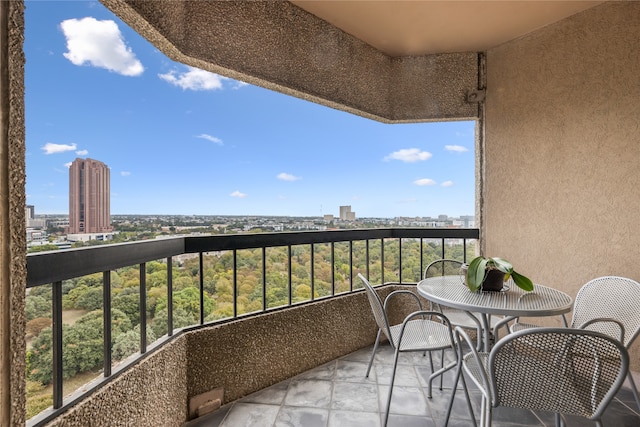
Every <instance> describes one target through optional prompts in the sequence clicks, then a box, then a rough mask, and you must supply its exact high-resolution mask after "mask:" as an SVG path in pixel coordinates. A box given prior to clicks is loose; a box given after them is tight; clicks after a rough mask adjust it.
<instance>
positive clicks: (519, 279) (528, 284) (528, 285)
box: [511, 271, 533, 292]
mask: <svg viewBox="0 0 640 427" xmlns="http://www.w3.org/2000/svg"><path fill="white" fill-rule="evenodd" d="M511 276H512V277H513V281H514V283H515V284H516V285H517V286H518V287H519V288H520V289H522V290H524V291H527V292H529V291H532V290H533V282H532V281H531V279H529V278H528V277H525V276H523V275H522V274H519V273H516V272H515V271H514V272H512V273H511Z"/></svg>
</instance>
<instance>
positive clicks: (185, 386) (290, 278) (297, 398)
mask: <svg viewBox="0 0 640 427" xmlns="http://www.w3.org/2000/svg"><path fill="white" fill-rule="evenodd" d="M477 237H478V230H476V229H411V228H409V229H369V230H351V231H332V232H302V233H273V234H254V235H221V236H210V237H182V238H171V239H165V240H158V241H150V242H135V243H130V244H119V245H106V246H96V247H89V248H82V249H76V250H67V251H56V252H49V253H35V254H31V255H29V256H28V284H29V287H30V288H37V287H40V286H49V285H51V287H52V310H53V312H52V319H53V334H52V340H53V342H52V359H51V360H52V366H51V368H52V371H53V408H50V409H47V410H45V411H43V412H42V413H40V414H39V415H37V416H35V417H34V418H32V419H31V420H29V422H28V425H30V426H41V425H45V424H47V423H52V424H51V425H58V424H59V423H60V424H62V423H65V422H74V421H77V422H79V423H80V424H83V425H84V424H85V423H87V422H89V420H93V421H95V422H97V423H98V424H100V425H102V424H107V423H115V422H117V421H118V420H122V421H123V422H124V420H126V421H127V422H134V423H135V424H136V425H181V424H183V423H185V422H186V421H187V420H188V419H189V414H188V410H187V404H186V402H187V401H188V400H189V399H190V398H192V397H194V396H195V395H198V394H201V393H204V392H207V391H209V390H211V389H214V388H218V387H223V388H224V399H223V400H222V402H221V404H223V406H222V408H221V409H220V410H218V411H216V412H214V413H211V414H208V415H205V416H203V417H200V418H197V419H195V420H193V421H190V422H188V423H187V424H186V425H187V426H189V427H194V426H219V425H220V426H227V427H233V426H243V425H278V424H277V422H289V423H293V425H305V426H306V425H315V424H314V423H318V425H328V426H333V425H335V426H345V425H354V426H355V425H367V426H371V425H376V423H378V422H379V419H380V411H381V409H380V408H384V401H385V400H384V399H385V396H386V393H387V390H388V388H387V385H388V376H389V371H390V364H391V363H392V360H393V353H392V352H391V351H390V348H389V347H388V346H385V347H383V348H382V350H381V351H380V352H379V354H378V356H377V357H376V363H375V365H374V366H375V367H374V369H373V371H372V373H371V375H370V377H369V378H365V376H364V373H365V371H366V366H367V363H368V358H369V356H370V352H371V348H372V347H371V345H372V343H373V341H374V339H375V332H376V326H375V323H374V322H373V318H372V316H371V312H370V307H369V304H368V302H367V300H366V297H365V296H364V293H363V292H362V291H361V289H360V285H359V284H358V283H357V282H356V281H355V280H354V278H355V277H356V275H357V273H358V272H363V273H366V274H368V275H370V276H372V277H375V276H376V275H377V276H378V279H379V280H378V282H381V283H384V285H383V286H380V287H379V288H378V289H379V292H381V293H382V294H383V295H386V294H387V293H388V292H390V291H392V290H394V289H398V288H401V287H402V288H408V289H412V287H413V286H414V285H415V283H416V282H417V281H418V280H419V279H420V277H421V275H422V271H423V270H424V267H425V266H426V264H427V263H428V262H429V261H430V260H431V259H434V258H440V257H457V258H459V259H466V257H467V256H468V254H469V256H471V251H473V249H474V245H475V242H476V239H477ZM323 248H324V249H327V250H328V252H327V253H324V255H322V256H321V255H320V254H322V253H323V251H322V249H323ZM340 248H342V249H346V254H347V256H346V257H345V256H344V255H345V252H343V251H341V250H340ZM245 251H257V253H259V254H260V258H261V262H260V263H259V265H255V266H254V267H253V268H252V269H251V271H252V272H260V275H261V278H260V284H261V286H262V290H261V291H260V292H258V294H254V295H253V299H254V300H256V301H258V302H259V303H260V305H261V309H259V310H256V311H254V312H247V310H246V309H242V308H241V307H242V305H241V304H240V303H239V301H240V300H242V298H243V295H242V291H241V289H242V286H241V284H242V283H243V280H244V278H243V274H247V271H248V270H246V269H243V267H242V265H243V264H245V262H246V256H245V255H246V253H245ZM271 251H276V252H277V253H279V254H286V259H285V260H284V262H283V265H284V266H285V267H284V274H285V275H286V277H287V280H286V282H287V286H286V295H287V298H286V302H285V303H284V304H282V305H280V306H275V307H272V306H270V304H269V302H268V299H267V294H268V293H269V291H268V289H269V281H270V277H273V276H271V273H273V272H274V269H277V266H275V265H273V264H272V263H271V261H272V259H273V257H270V256H268V254H270V253H271ZM304 252H306V253H307V255H308V256H307V257H305V256H303V253H304ZM224 253H229V254H231V259H232V260H233V263H232V264H231V265H229V268H230V269H231V275H232V277H233V289H234V292H233V295H234V299H233V311H232V315H230V316H228V317H226V318H221V319H217V320H213V321H207V320H206V319H205V317H206V316H205V304H204V301H205V299H206V298H209V297H210V296H212V297H219V296H220V295H216V294H215V293H214V294H213V295H209V292H208V291H207V289H210V288H209V286H208V285H209V284H208V283H207V280H208V279H207V275H206V274H204V270H205V266H206V265H207V259H208V257H209V256H215V257H216V258H218V257H221V256H222V254H224ZM211 254H215V255H211ZM327 254H328V255H327ZM338 254H340V256H338ZM185 255H187V256H190V257H192V258H194V259H196V260H197V266H198V274H197V277H198V279H199V297H198V299H199V301H200V303H199V305H198V307H197V312H198V316H197V318H198V319H199V320H198V321H197V322H196V324H194V325H190V326H187V327H182V328H175V327H174V326H173V325H174V310H173V308H174V306H175V305H174V304H173V303H172V302H171V301H172V298H173V296H174V295H175V290H174V288H173V280H174V277H175V271H173V268H181V267H178V265H179V264H177V263H175V262H173V261H174V259H177V258H179V257H181V256H183V257H184V256H185ZM156 260H165V263H166V266H167V269H166V270H165V271H166V273H165V274H166V283H167V289H166V292H167V294H166V296H167V299H168V301H169V303H168V305H167V307H168V322H167V333H166V334H165V335H164V336H162V337H161V338H159V339H158V340H157V341H154V342H147V329H148V328H150V327H151V325H152V321H153V319H151V318H149V316H148V307H147V304H148V302H149V298H148V295H147V290H148V287H149V283H148V281H147V269H146V268H145V267H146V263H150V262H154V261H156ZM278 260H281V259H280V258H278ZM301 260H302V261H301ZM383 260H384V261H383ZM324 263H328V264H329V266H330V267H329V268H330V270H331V272H332V273H331V283H330V287H328V288H327V289H325V290H326V291H327V292H323V290H322V285H321V284H320V280H319V279H318V277H319V276H320V274H319V270H321V269H322V264H324ZM132 266H133V267H138V270H137V271H138V274H139V283H138V285H139V299H138V313H139V314H138V315H139V319H140V328H139V343H140V345H139V351H138V352H136V353H135V354H133V355H131V356H129V357H128V358H126V359H125V360H124V361H123V362H121V363H115V362H114V361H113V357H112V356H113V344H112V343H113V341H112V335H114V334H115V331H113V330H112V325H113V324H114V319H113V317H112V309H113V307H112V302H113V289H112V284H111V277H112V274H111V273H112V272H113V271H117V270H119V269H122V268H124V267H132ZM182 268H184V266H183V267H182ZM190 268H192V267H190ZM280 268H282V266H280ZM297 268H303V269H304V270H305V271H306V272H308V281H307V282H306V284H307V285H308V286H309V287H310V289H313V292H311V293H310V294H309V296H308V298H304V297H303V298H300V297H296V291H295V288H294V286H295V283H296V278H295V277H294V276H295V275H294V274H293V271H294V270H295V269H297ZM94 273H102V277H103V282H102V283H101V288H102V295H103V305H102V309H103V318H102V327H103V330H104V333H103V336H102V338H103V363H102V374H101V375H100V376H99V377H98V378H96V379H95V380H93V381H92V382H91V383H89V384H87V385H85V386H83V387H81V388H80V389H78V390H76V391H75V392H73V393H71V394H70V395H67V396H65V395H64V392H63V384H64V379H63V372H64V369H65V363H67V362H65V361H66V360H67V358H66V357H65V353H66V352H69V351H72V348H71V347H73V346H75V345H77V344H70V343H69V342H67V341H65V340H64V334H63V328H62V323H63V321H62V315H63V311H64V310H63V306H64V304H63V293H67V294H69V293H70V292H71V289H70V287H69V286H68V285H66V284H65V283H68V282H65V281H67V280H69V279H72V278H77V277H81V276H86V275H91V274H94ZM63 284H65V285H64V286H63ZM320 294H324V296H319V295H320ZM412 308H413V307H410V306H408V307H405V305H404V302H402V301H401V302H398V303H397V304H396V305H394V306H392V312H393V317H394V321H401V319H402V318H403V317H404V315H406V314H407V313H408V312H409V310H411V309H412ZM104 313H106V314H104ZM445 357H446V358H447V359H449V360H450V358H451V357H452V355H451V354H450V353H445ZM434 359H435V363H439V360H440V359H439V355H437V354H434ZM428 363H429V359H428V357H422V356H421V355H417V356H416V355H410V354H409V355H403V357H402V359H401V368H400V371H399V377H398V380H397V383H396V384H397V385H396V386H397V393H396V397H397V399H398V400H397V401H394V402H395V403H394V406H393V407H392V417H391V421H390V422H391V424H390V425H440V424H441V423H442V421H443V414H444V412H445V410H446V403H447V398H448V396H449V395H450V387H451V384H452V378H451V375H447V376H446V378H445V380H444V384H443V391H439V390H437V389H436V390H435V392H434V396H433V398H432V399H428V398H427V397H426V394H425V388H424V387H425V386H426V383H425V378H426V376H428V374H427V372H428V370H429V367H428ZM354 396H357V399H355V400H354ZM459 397H461V395H460V396H459ZM475 399H476V400H478V399H479V395H475ZM476 403H478V402H476ZM634 409H635V406H634V400H633V396H632V394H631V392H630V391H628V390H624V391H622V392H621V393H620V395H619V396H618V399H617V400H616V402H615V403H614V404H613V405H612V407H611V408H610V409H609V411H608V412H607V418H608V420H609V422H610V423H611V424H614V423H615V424H620V425H623V426H624V425H629V426H630V425H635V423H637V422H638V420H639V419H640V414H638V413H637V412H635V411H634ZM498 414H499V415H498V417H499V418H498V419H500V420H501V422H503V423H504V425H507V426H511V425H513V426H516V425H545V423H549V422H550V420H552V416H551V415H549V414H532V413H530V412H528V411H504V410H502V411H499V412H498ZM296 420H297V421H296ZM302 420H305V421H304V422H303V421H302ZM308 420H312V421H308ZM307 422H309V423H310V424H307ZM431 422H432V423H433V424H430V423H431ZM452 422H453V423H454V424H453V425H456V424H455V423H458V424H460V425H466V424H468V423H469V422H470V419H469V415H468V412H467V411H466V407H465V406H464V404H463V401H462V400H461V399H459V400H458V401H457V404H456V408H455V413H454V415H453V418H452ZM274 423H276V424H274ZM407 423H408V424H407ZM47 425H49V424H47Z"/></svg>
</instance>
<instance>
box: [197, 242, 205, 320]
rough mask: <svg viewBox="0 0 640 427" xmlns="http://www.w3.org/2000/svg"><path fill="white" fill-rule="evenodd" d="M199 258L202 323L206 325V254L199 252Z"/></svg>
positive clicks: (200, 314) (200, 315)
mask: <svg viewBox="0 0 640 427" xmlns="http://www.w3.org/2000/svg"><path fill="white" fill-rule="evenodd" d="M198 258H199V260H200V266H199V269H200V283H199V285H200V286H199V287H200V313H199V317H200V324H201V325H204V255H203V253H202V252H199V253H198Z"/></svg>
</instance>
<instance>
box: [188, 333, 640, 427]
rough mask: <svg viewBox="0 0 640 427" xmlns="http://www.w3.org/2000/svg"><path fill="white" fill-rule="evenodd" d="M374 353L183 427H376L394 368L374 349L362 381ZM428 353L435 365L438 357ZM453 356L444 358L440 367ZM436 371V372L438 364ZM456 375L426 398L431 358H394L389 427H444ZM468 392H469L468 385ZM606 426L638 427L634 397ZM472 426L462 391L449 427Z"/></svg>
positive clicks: (499, 415)
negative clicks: (370, 368)
mask: <svg viewBox="0 0 640 427" xmlns="http://www.w3.org/2000/svg"><path fill="white" fill-rule="evenodd" d="M371 350H372V347H368V348H365V349H362V350H359V351H356V352H354V353H351V354H349V355H347V356H344V357H341V358H339V359H336V360H334V361H332V362H329V363H327V364H325V365H323V366H320V367H317V368H315V369H312V370H310V371H307V372H304V373H302V374H300V375H298V376H296V377H293V378H291V379H288V380H286V381H283V382H281V383H278V384H275V385H273V386H271V387H269V388H266V389H264V390H260V391H258V392H256V393H253V394H251V395H249V396H246V397H244V398H242V399H239V400H237V401H235V402H232V403H229V404H227V405H225V406H223V407H222V408H220V409H219V410H218V411H216V412H214V413H211V414H208V415H206V416H203V417H201V418H198V419H196V420H193V421H190V422H188V423H186V424H185V425H184V427H263V426H264V427H285V426H287V427H316V426H318V427H320V426H322V427H360V426H361V427H376V426H381V425H382V422H383V420H384V411H385V407H386V402H387V400H386V399H387V393H388V390H389V379H390V375H391V369H392V366H393V351H392V350H391V348H390V347H389V346H388V345H385V346H383V347H382V348H380V349H379V350H378V354H377V355H376V359H375V361H374V366H373V368H372V370H371V373H370V375H369V378H365V372H366V370H367V364H368V362H369V357H370V355H371ZM437 356H439V355H436V353H434V361H435V362H436V363H439V360H440V358H439V357H437ZM451 357H452V354H450V352H449V353H445V360H451ZM436 366H439V365H436ZM454 371H455V369H454V370H452V371H450V372H449V373H447V374H446V375H445V376H444V379H443V389H442V390H440V389H439V380H436V381H435V382H434V388H433V393H432V398H428V397H427V395H428V392H427V382H426V379H427V378H428V377H429V374H430V372H431V370H430V365H429V356H426V357H423V356H422V354H415V353H414V354H412V353H403V354H401V355H400V359H399V363H398V371H397V373H396V383H395V386H394V391H393V400H392V402H391V411H390V416H389V423H388V426H389V427H392V426H402V427H414V426H415V427H418V426H419V427H434V426H443V425H444V416H445V412H446V408H447V404H448V399H449V398H450V396H451V387H452V385H453V378H454V375H453V373H454ZM471 387H472V386H471ZM471 395H472V399H473V406H474V411H475V413H476V414H479V409H478V408H479V404H480V394H479V392H477V390H476V391H475V392H474V391H473V389H471ZM493 419H494V421H493V426H494V427H520V426H553V425H554V418H553V414H550V413H533V412H531V411H526V410H516V409H510V408H497V409H496V410H495V412H494V418H493ZM567 424H568V426H591V425H595V423H594V422H590V421H588V420H585V419H583V418H568V419H567ZM603 424H604V426H605V427H607V426H611V427H638V426H640V414H639V413H638V408H637V407H636V405H635V401H634V399H633V394H632V393H631V391H629V390H628V389H626V388H623V390H621V391H620V393H619V394H618V396H617V397H616V399H615V400H614V401H613V402H612V403H611V404H610V405H609V407H608V408H607V410H606V412H605V415H604V417H603ZM470 425H473V422H472V420H471V415H470V414H469V411H468V409H467V405H466V402H465V399H464V392H463V391H462V390H458V392H457V393H456V400H455V403H454V408H453V413H452V416H451V419H450V421H449V426H452V427H462V426H470Z"/></svg>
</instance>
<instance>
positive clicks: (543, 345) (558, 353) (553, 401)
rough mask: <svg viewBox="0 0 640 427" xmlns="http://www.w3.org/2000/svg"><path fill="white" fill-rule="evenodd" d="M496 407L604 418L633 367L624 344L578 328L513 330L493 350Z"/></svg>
mask: <svg viewBox="0 0 640 427" xmlns="http://www.w3.org/2000/svg"><path fill="white" fill-rule="evenodd" d="M488 365H489V366H488V368H489V378H490V379H491V386H492V395H493V397H494V403H493V405H494V406H510V407H515V408H526V409H531V410H534V411H536V410H537V411H550V412H556V413H561V414H568V415H577V416H581V417H585V418H589V419H599V418H600V416H601V415H602V412H603V411H604V410H605V408H606V407H607V405H608V404H609V402H610V401H611V399H613V397H614V396H615V394H616V393H617V392H618V390H619V389H620V386H621V385H622V383H623V382H624V379H625V377H626V375H627V372H628V369H629V354H628V352H627V350H626V348H625V347H624V346H623V345H622V343H621V342H620V341H619V340H617V339H615V338H613V337H611V336H609V335H606V334H602V333H599V332H595V331H589V330H585V329H573V328H532V329H527V330H523V331H520V332H516V333H513V334H510V335H507V336H506V337H505V338H503V339H502V340H500V341H498V343H497V344H496V345H495V347H494V348H493V350H492V351H491V353H490V355H489V363H488Z"/></svg>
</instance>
